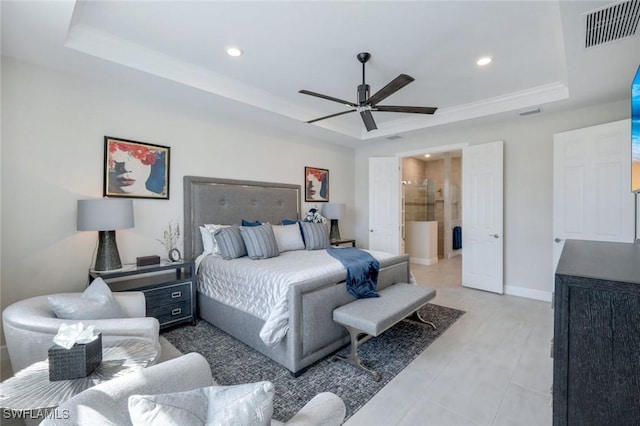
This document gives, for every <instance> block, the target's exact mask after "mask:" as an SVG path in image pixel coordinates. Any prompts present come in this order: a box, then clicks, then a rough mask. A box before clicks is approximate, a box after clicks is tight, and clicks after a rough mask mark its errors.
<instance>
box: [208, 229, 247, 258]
mask: <svg viewBox="0 0 640 426" xmlns="http://www.w3.org/2000/svg"><path fill="white" fill-rule="evenodd" d="M213 237H214V238H215V239H216V243H218V248H219V249H220V255H221V256H222V258H223V259H225V260H231V259H237V258H239V257H242V256H246V255H247V248H246V247H245V245H244V241H242V235H240V227H239V226H238V225H233V226H230V227H228V228H220V229H216V230H215V232H214V233H213Z"/></svg>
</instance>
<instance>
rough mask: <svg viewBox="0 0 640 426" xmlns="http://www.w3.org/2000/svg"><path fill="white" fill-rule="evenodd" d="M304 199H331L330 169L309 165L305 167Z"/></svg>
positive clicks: (323, 200)
mask: <svg viewBox="0 0 640 426" xmlns="http://www.w3.org/2000/svg"><path fill="white" fill-rule="evenodd" d="M304 201H306V202H308V203H313V202H321V203H322V202H327V201H329V170H327V169H319V168H317V167H308V166H307V167H305V168H304Z"/></svg>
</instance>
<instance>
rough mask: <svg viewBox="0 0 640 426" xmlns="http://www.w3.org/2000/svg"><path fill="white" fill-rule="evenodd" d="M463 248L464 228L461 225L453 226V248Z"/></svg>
mask: <svg viewBox="0 0 640 426" xmlns="http://www.w3.org/2000/svg"><path fill="white" fill-rule="evenodd" d="M461 248H462V228H461V227H459V226H454V227H453V249H454V250H460V249H461Z"/></svg>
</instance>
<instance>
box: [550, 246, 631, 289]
mask: <svg viewBox="0 0 640 426" xmlns="http://www.w3.org/2000/svg"><path fill="white" fill-rule="evenodd" d="M556 274H558V275H570V276H578V277H586V278H596V279H601V280H607V281H618V282H629V283H638V284H640V244H633V243H609V242H602V241H579V240H567V241H566V243H565V245H564V249H563V250H562V256H560V262H559V263H558V268H557V269H556Z"/></svg>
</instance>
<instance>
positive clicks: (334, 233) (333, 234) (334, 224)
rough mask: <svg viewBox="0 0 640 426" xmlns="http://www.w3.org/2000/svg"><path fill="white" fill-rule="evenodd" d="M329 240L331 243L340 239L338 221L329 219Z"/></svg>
mask: <svg viewBox="0 0 640 426" xmlns="http://www.w3.org/2000/svg"><path fill="white" fill-rule="evenodd" d="M329 239H330V240H331V241H339V240H341V239H342V238H340V228H338V219H331V231H329Z"/></svg>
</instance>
